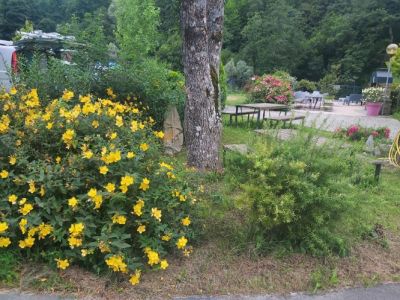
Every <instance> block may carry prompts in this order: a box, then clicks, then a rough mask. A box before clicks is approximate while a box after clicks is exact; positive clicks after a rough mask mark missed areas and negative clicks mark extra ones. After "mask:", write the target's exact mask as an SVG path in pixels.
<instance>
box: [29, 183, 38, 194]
mask: <svg viewBox="0 0 400 300" xmlns="http://www.w3.org/2000/svg"><path fill="white" fill-rule="evenodd" d="M28 184H29V190H28V192H29V193H31V194H33V193H34V192H36V187H35V182H34V181H33V180H31V181H28Z"/></svg>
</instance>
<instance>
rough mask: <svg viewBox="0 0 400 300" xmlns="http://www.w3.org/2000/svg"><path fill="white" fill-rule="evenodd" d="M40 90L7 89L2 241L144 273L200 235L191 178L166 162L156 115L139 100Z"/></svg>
mask: <svg viewBox="0 0 400 300" xmlns="http://www.w3.org/2000/svg"><path fill="white" fill-rule="evenodd" d="M107 94H108V98H103V99H98V98H94V97H93V96H90V95H87V96H80V97H79V100H78V97H75V95H74V93H73V92H72V91H64V93H63V96H62V97H60V98H57V99H55V100H53V101H51V102H49V104H47V105H46V104H44V105H43V104H42V101H41V99H40V98H39V97H38V93H37V90H35V89H34V90H31V91H30V92H29V93H23V92H22V91H21V92H19V91H18V92H17V90H16V89H14V88H13V89H12V90H11V92H10V94H2V95H1V96H0V100H1V101H0V111H1V116H0V150H1V157H0V199H2V201H1V203H0V248H14V249H18V251H20V252H21V253H26V254H29V253H30V254H33V255H37V256H38V257H39V258H41V259H42V260H45V261H48V262H49V263H50V264H51V265H55V264H56V265H57V267H58V268H60V269H65V268H67V267H68V266H69V265H70V264H77V265H82V266H85V267H87V268H90V269H92V270H94V271H96V272H100V271H102V270H105V269H108V268H110V269H111V270H113V271H115V272H121V273H124V274H129V273H130V274H131V279H130V281H131V283H132V284H136V283H138V282H139V278H140V271H141V270H142V269H143V268H144V266H145V265H147V264H148V265H150V266H151V267H152V268H155V269H165V268H167V267H168V262H167V260H166V259H165V258H164V257H165V256H166V255H167V253H168V252H171V251H172V250H173V249H179V250H181V251H183V252H184V254H186V255H188V254H189V253H190V247H189V246H188V244H187V243H188V240H189V239H191V238H192V230H191V226H189V225H190V223H191V220H190V215H189V214H190V208H191V205H192V199H191V196H190V191H189V190H188V188H187V185H186V183H185V182H184V181H182V180H181V179H180V178H179V176H178V174H177V172H176V171H175V169H174V167H173V166H172V165H171V164H169V163H167V162H165V161H163V160H162V158H161V153H160V146H159V140H160V139H162V138H163V133H162V132H160V131H154V129H153V126H154V120H153V119H152V118H151V117H145V115H144V114H143V111H142V110H141V109H140V107H139V106H138V103H137V100H134V101H131V102H124V103H120V102H116V101H114V99H115V98H116V95H115V94H114V92H113V91H112V90H111V89H108V91H107Z"/></svg>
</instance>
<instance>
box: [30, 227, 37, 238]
mask: <svg viewBox="0 0 400 300" xmlns="http://www.w3.org/2000/svg"><path fill="white" fill-rule="evenodd" d="M37 231H38V228H36V227H33V228H31V229H29V231H28V236H29V237H32V236H34V235H35V234H36V232H37Z"/></svg>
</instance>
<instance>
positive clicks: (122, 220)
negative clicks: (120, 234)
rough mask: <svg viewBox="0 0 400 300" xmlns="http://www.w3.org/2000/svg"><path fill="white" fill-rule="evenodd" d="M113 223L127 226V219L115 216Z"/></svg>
mask: <svg viewBox="0 0 400 300" xmlns="http://www.w3.org/2000/svg"><path fill="white" fill-rule="evenodd" d="M112 222H113V223H114V224H119V225H125V224H126V217H125V216H121V215H114V216H113V217H112Z"/></svg>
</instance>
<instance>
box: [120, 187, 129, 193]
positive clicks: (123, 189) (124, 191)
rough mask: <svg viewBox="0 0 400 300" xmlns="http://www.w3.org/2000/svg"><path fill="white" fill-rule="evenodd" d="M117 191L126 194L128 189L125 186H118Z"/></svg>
mask: <svg viewBox="0 0 400 300" xmlns="http://www.w3.org/2000/svg"><path fill="white" fill-rule="evenodd" d="M119 189H120V190H121V192H122V193H124V194H126V192H127V191H128V187H127V186H126V185H120V186H119Z"/></svg>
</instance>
